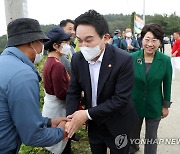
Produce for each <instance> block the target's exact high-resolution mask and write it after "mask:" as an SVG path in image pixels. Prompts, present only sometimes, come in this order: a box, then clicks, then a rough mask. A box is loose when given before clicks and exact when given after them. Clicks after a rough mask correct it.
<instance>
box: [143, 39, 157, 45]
mask: <svg viewBox="0 0 180 154" xmlns="http://www.w3.org/2000/svg"><path fill="white" fill-rule="evenodd" d="M143 41H144V42H145V43H150V42H151V43H152V44H157V43H158V42H159V40H158V39H150V38H144V39H143Z"/></svg>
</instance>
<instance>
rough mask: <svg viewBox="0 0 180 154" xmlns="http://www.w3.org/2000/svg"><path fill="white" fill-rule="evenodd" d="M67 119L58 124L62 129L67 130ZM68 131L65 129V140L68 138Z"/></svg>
mask: <svg viewBox="0 0 180 154" xmlns="http://www.w3.org/2000/svg"><path fill="white" fill-rule="evenodd" d="M66 123H67V121H61V122H60V124H59V125H58V126H57V127H59V128H61V129H62V130H65V125H66ZM67 135H68V134H67V133H66V132H65V131H64V136H63V138H62V139H63V140H66V139H67Z"/></svg>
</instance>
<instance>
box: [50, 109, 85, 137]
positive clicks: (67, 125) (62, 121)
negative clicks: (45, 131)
mask: <svg viewBox="0 0 180 154" xmlns="http://www.w3.org/2000/svg"><path fill="white" fill-rule="evenodd" d="M87 120H88V116H87V113H86V111H85V110H78V111H76V112H74V113H73V114H71V115H69V116H67V117H59V118H54V119H51V127H53V128H55V127H60V128H62V129H63V130H64V137H63V140H66V139H68V138H71V137H72V136H73V134H74V133H75V132H76V131H77V130H78V129H79V128H80V127H81V126H82V125H83V124H84V123H85V122H86V121H87Z"/></svg>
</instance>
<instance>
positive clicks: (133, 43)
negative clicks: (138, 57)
mask: <svg viewBox="0 0 180 154" xmlns="http://www.w3.org/2000/svg"><path fill="white" fill-rule="evenodd" d="M120 48H121V49H123V50H125V51H127V52H130V53H131V52H136V51H138V50H139V49H140V47H139V44H138V42H137V40H136V39H135V38H133V37H132V30H131V29H130V28H126V30H125V38H123V39H121V43H120Z"/></svg>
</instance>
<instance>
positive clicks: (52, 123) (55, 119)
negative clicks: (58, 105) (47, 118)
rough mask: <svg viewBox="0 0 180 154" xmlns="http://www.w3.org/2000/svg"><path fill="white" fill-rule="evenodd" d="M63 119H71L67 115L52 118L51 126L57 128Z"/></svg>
mask: <svg viewBox="0 0 180 154" xmlns="http://www.w3.org/2000/svg"><path fill="white" fill-rule="evenodd" d="M63 121H65V122H67V121H70V120H69V119H68V118H66V117H58V118H54V119H51V127H53V128H56V127H57V126H58V125H59V124H60V123H61V122H63Z"/></svg>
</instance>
